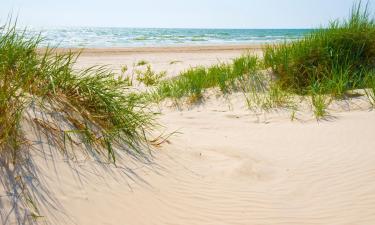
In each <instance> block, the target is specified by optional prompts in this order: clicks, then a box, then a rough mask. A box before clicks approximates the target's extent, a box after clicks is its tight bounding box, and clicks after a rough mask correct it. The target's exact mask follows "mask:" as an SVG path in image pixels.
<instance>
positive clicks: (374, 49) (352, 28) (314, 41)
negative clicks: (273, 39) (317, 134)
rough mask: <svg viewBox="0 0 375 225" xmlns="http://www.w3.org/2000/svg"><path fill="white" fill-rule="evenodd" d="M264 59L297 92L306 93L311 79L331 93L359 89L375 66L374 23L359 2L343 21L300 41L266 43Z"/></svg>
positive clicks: (283, 83) (311, 82) (316, 31)
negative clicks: (276, 43)
mask: <svg viewBox="0 0 375 225" xmlns="http://www.w3.org/2000/svg"><path fill="white" fill-rule="evenodd" d="M264 61H265V65H266V66H267V67H271V68H272V70H273V71H274V72H275V73H276V74H277V75H278V76H279V78H280V80H279V82H280V85H281V86H283V87H285V88H288V89H291V90H293V91H295V92H297V93H302V94H306V93H307V92H308V90H309V89H310V88H309V86H311V85H312V84H314V83H315V82H319V83H322V84H323V83H325V84H324V85H323V86H326V87H325V88H326V90H325V91H327V92H331V93H333V94H335V95H342V94H343V93H344V92H345V91H347V90H350V89H353V88H363V85H365V84H364V83H363V82H361V81H363V79H364V77H365V75H366V74H367V72H366V71H368V70H372V69H374V68H375V23H374V20H373V19H372V18H370V14H369V12H368V6H366V7H363V5H362V4H361V3H359V4H358V5H357V6H356V7H353V10H352V13H351V16H350V17H349V18H348V19H347V20H344V21H341V22H340V21H335V22H333V23H331V25H330V26H329V27H328V28H326V29H323V28H322V29H317V30H315V31H313V32H312V33H311V34H309V35H307V36H306V37H304V38H303V39H301V40H298V41H294V42H291V43H283V44H279V45H272V46H267V47H266V48H265V50H264ZM326 84H327V85H326Z"/></svg>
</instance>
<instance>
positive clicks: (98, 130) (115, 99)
mask: <svg viewBox="0 0 375 225" xmlns="http://www.w3.org/2000/svg"><path fill="white" fill-rule="evenodd" d="M41 41H42V39H41V38H40V37H33V38H26V36H25V34H24V33H20V32H18V31H16V26H15V25H7V26H4V27H3V28H2V30H1V34H0V59H1V61H0V158H1V161H2V162H3V164H4V165H9V164H15V163H16V162H17V159H18V158H19V156H20V154H22V151H21V146H22V144H23V143H24V142H25V141H26V140H25V139H24V136H23V134H22V127H21V126H20V123H21V121H22V119H23V118H24V116H25V111H26V110H27V108H28V107H29V106H30V104H31V103H32V102H33V103H35V102H38V104H40V105H41V107H43V106H45V105H48V106H50V107H52V108H54V109H55V110H58V111H59V112H60V113H61V114H62V115H63V116H64V118H65V119H66V120H67V121H68V123H69V125H70V126H71V127H72V128H71V129H70V130H69V131H68V130H64V128H62V127H61V128H59V129H60V131H61V133H67V132H70V133H75V134H76V135H77V136H78V138H80V139H81V140H82V141H83V142H85V143H87V144H89V145H91V146H92V147H94V148H95V149H96V151H97V152H98V153H100V155H102V156H105V157H107V156H108V159H109V160H110V161H113V162H114V161H115V155H116V154H115V152H114V149H115V148H114V147H113V146H114V145H117V144H118V145H122V146H127V148H128V149H126V150H127V151H132V150H134V152H139V151H140V150H141V148H140V146H141V145H143V144H144V143H145V142H147V139H146V137H145V132H147V131H148V130H150V129H152V128H153V125H154V114H153V113H151V112H150V111H148V110H147V103H146V102H144V101H143V99H142V97H140V96H139V95H136V94H134V93H132V92H131V91H130V88H129V86H128V82H127V81H126V80H124V79H122V78H121V77H120V78H117V77H116V76H115V74H114V73H112V72H111V71H109V70H107V69H106V68H104V67H91V68H88V69H85V70H82V71H76V70H74V69H73V66H74V64H75V62H76V60H77V58H78V57H79V55H77V54H74V53H70V52H69V53H63V54H57V53H56V52H55V51H54V49H49V48H47V50H46V51H45V52H44V53H38V52H37V48H38V45H39V44H40V42H41ZM51 130H52V129H51ZM102 150H103V151H102ZM104 151H105V152H104Z"/></svg>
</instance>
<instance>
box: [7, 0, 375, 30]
mask: <svg viewBox="0 0 375 225" xmlns="http://www.w3.org/2000/svg"><path fill="white" fill-rule="evenodd" d="M369 2H370V9H371V11H372V12H374V11H375V0H370V1H369ZM353 3H354V1H353V0H184V1H182V0H100V1H99V0H55V1H52V0H1V7H0V22H1V21H5V20H6V18H7V16H8V15H9V13H10V12H12V13H13V15H18V18H19V24H20V25H26V26H36V27H50V26H110V27H171V28H176V27H179V28H312V27H317V26H320V25H324V24H327V21H330V20H332V19H335V18H343V17H345V16H347V15H348V14H349V10H350V8H351V6H352V5H353Z"/></svg>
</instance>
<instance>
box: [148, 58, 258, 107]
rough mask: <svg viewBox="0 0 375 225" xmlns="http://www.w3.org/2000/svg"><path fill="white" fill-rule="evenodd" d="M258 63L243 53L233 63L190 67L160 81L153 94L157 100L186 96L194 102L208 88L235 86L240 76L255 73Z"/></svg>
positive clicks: (227, 88) (230, 88)
mask: <svg viewBox="0 0 375 225" xmlns="http://www.w3.org/2000/svg"><path fill="white" fill-rule="evenodd" d="M258 64H259V59H258V58H257V57H255V56H251V55H244V56H242V57H240V58H238V59H235V60H234V62H233V64H225V63H222V64H218V65H213V66H211V67H209V68H205V67H197V68H191V69H189V70H187V71H185V72H182V73H181V74H180V75H179V76H177V77H175V78H172V79H169V80H165V81H163V82H161V83H160V85H159V86H158V87H157V88H156V90H155V92H154V93H153V96H154V98H155V99H158V100H162V99H165V98H173V99H180V98H182V97H188V98H189V99H190V100H189V102H196V101H198V100H200V99H201V97H202V93H203V91H204V90H206V89H208V88H213V87H219V88H220V90H221V91H222V92H223V93H228V92H230V91H231V90H232V89H234V88H236V86H237V82H238V81H239V79H240V78H241V77H244V76H246V75H250V74H252V73H255V72H256V71H257V70H258Z"/></svg>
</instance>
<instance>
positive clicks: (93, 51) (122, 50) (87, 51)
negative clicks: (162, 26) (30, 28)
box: [38, 44, 266, 55]
mask: <svg viewBox="0 0 375 225" xmlns="http://www.w3.org/2000/svg"><path fill="white" fill-rule="evenodd" d="M265 46H266V44H246V45H244V44H224V45H219V44H218V45H185V46H155V47H104V48H91V47H90V48H56V52H58V53H64V52H69V51H72V52H82V54H84V55H97V54H111V55H112V54H114V55H116V54H121V55H123V54H127V53H128V54H134V53H161V52H168V53H173V52H176V53H189V52H202V51H204V52H215V51H220V52H223V51H224V52H225V51H247V50H249V51H260V50H262V48H264V47H265ZM45 49H46V48H44V47H43V48H39V49H38V51H39V52H43V51H44V50H45Z"/></svg>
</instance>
